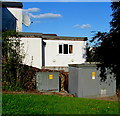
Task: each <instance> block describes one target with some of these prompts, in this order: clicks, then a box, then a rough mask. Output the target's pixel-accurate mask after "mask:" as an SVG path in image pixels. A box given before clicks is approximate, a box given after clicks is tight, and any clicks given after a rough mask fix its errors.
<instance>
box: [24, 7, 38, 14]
mask: <svg viewBox="0 0 120 116" xmlns="http://www.w3.org/2000/svg"><path fill="white" fill-rule="evenodd" d="M39 10H40V9H39V8H28V9H23V12H27V13H28V12H37V11H39Z"/></svg>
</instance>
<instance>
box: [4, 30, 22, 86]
mask: <svg viewBox="0 0 120 116" xmlns="http://www.w3.org/2000/svg"><path fill="white" fill-rule="evenodd" d="M21 46H22V44H21V43H20V35H19V34H18V33H17V32H15V31H6V32H3V33H2V81H3V82H4V81H7V82H9V83H11V84H14V86H19V84H20V78H21V74H20V73H21V64H22V59H23V58H24V54H23V53H22V50H21V48H22V47H21Z"/></svg>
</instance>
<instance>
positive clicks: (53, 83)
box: [36, 72, 59, 92]
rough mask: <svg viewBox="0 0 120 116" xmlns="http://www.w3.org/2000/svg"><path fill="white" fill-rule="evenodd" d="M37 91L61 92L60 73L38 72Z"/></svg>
mask: <svg viewBox="0 0 120 116" xmlns="http://www.w3.org/2000/svg"><path fill="white" fill-rule="evenodd" d="M36 89H37V90H38V91H55V92H58V91H59V72H37V73H36Z"/></svg>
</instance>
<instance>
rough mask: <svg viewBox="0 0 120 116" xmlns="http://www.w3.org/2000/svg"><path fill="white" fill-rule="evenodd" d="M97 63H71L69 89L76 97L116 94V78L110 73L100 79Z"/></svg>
mask: <svg viewBox="0 0 120 116" xmlns="http://www.w3.org/2000/svg"><path fill="white" fill-rule="evenodd" d="M99 74H100V70H97V65H96V64H71V65H69V78H68V91H69V93H70V94H73V95H75V96H76V97H91V98H92V97H103V96H113V95H115V94H116V80H115V78H114V77H113V75H111V74H110V73H108V74H107V79H106V81H104V82H101V80H100V76H99Z"/></svg>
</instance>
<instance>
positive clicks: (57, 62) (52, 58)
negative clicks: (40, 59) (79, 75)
mask: <svg viewBox="0 0 120 116" xmlns="http://www.w3.org/2000/svg"><path fill="white" fill-rule="evenodd" d="M43 41H44V42H45V43H46V45H45V48H44V49H45V66H47V67H49V66H51V67H52V66H53V67H54V66H60V67H64V66H68V64H72V63H73V64H74V63H79V64H80V63H84V62H85V61H86V58H85V54H86V50H85V48H86V41H69V40H43ZM59 44H70V45H73V54H59V47H58V46H59Z"/></svg>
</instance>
